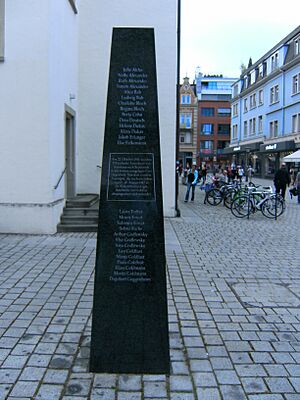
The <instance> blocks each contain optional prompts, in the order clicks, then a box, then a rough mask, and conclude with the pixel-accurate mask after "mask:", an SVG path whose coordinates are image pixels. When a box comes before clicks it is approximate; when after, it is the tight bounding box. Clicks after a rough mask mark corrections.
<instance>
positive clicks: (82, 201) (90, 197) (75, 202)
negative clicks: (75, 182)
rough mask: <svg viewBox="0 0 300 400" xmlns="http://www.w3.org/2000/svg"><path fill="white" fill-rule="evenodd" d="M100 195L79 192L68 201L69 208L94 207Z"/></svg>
mask: <svg viewBox="0 0 300 400" xmlns="http://www.w3.org/2000/svg"><path fill="white" fill-rule="evenodd" d="M98 198H99V196H98V195H97V194H79V195H77V196H76V197H74V198H73V199H68V200H67V201H66V207H67V208H89V207H92V206H93V205H94V204H95V203H96V202H97V201H98Z"/></svg>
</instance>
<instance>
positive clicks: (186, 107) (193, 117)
mask: <svg viewBox="0 0 300 400" xmlns="http://www.w3.org/2000/svg"><path fill="white" fill-rule="evenodd" d="M179 99H180V100H179V101H180V105H179V154H178V160H179V164H181V165H182V166H183V167H184V168H186V167H187V166H191V165H192V163H193V162H196V160H197V103H198V101H197V96H196V85H195V84H190V82H189V78H187V77H186V78H184V80H183V84H182V85H181V86H180V93H179Z"/></svg>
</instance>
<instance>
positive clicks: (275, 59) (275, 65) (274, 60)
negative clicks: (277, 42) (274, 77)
mask: <svg viewBox="0 0 300 400" xmlns="http://www.w3.org/2000/svg"><path fill="white" fill-rule="evenodd" d="M278 66H279V53H275V54H274V55H273V56H272V57H271V72H272V71H274V70H275V69H277V68H278Z"/></svg>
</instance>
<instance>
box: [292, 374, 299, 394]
mask: <svg viewBox="0 0 300 400" xmlns="http://www.w3.org/2000/svg"><path fill="white" fill-rule="evenodd" d="M290 382H291V384H292V385H293V387H294V388H295V390H296V392H297V393H300V378H290Z"/></svg>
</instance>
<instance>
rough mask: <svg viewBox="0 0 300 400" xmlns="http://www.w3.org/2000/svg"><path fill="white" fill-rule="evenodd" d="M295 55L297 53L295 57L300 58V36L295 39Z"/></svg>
mask: <svg viewBox="0 0 300 400" xmlns="http://www.w3.org/2000/svg"><path fill="white" fill-rule="evenodd" d="M294 53H295V56H298V55H299V54H300V36H298V37H297V38H296V39H295V42H294Z"/></svg>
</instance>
